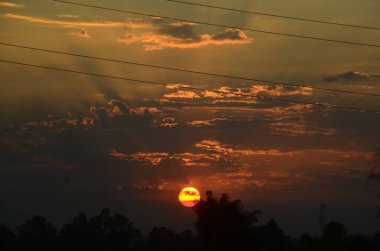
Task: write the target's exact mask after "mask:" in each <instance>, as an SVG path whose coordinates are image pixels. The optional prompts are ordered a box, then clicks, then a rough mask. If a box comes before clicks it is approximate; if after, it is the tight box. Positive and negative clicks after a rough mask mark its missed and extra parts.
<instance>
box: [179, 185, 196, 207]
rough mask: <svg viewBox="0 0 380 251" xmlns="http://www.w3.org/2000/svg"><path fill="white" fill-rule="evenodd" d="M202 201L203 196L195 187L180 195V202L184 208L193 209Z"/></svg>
mask: <svg viewBox="0 0 380 251" xmlns="http://www.w3.org/2000/svg"><path fill="white" fill-rule="evenodd" d="M200 199H201V195H200V194H199V191H198V190H197V189H195V188H194V187H185V188H184V189H182V190H181V192H180V193H179V195H178V200H179V202H181V204H182V205H183V206H184V207H193V206H195V205H196V204H197V203H198V202H199V200H200Z"/></svg>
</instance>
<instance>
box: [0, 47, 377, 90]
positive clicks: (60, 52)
mask: <svg viewBox="0 0 380 251" xmlns="http://www.w3.org/2000/svg"><path fill="white" fill-rule="evenodd" d="M0 45H2V46H9V47H16V48H22V49H27V50H34V51H42V52H47V53H55V54H61V55H68V56H75V57H81V58H88V59H95V60H100V61H107V62H114V63H122V64H129V65H136V66H142V67H149V68H155V69H163V70H171V71H178V72H185V73H192V74H199V75H206V76H213V77H222V78H229V79H236V80H244V81H254V82H260V83H266V84H272V85H280V86H291V87H299V88H310V89H314V90H321V91H330V92H339V93H345V94H355V95H364V96H373V97H380V94H375V93H366V92H355V91H348V90H341V89H333V88H325V87H318V86H311V85H302V84H295V83H287V82H279V81H271V80H264V79H256V78H250V77H239V76H233V75H226V74H219V73H211V72H203V71H197V70H189V69H181V68H174V67H167V66H161V65H153V64H146V63H139V62H132V61H125V60H117V59H110V58H104V57H95V56H90V55H83V54H77V53H69V52H65V51H57V50H50V49H44V48H37V47H31V46H26V45H19V44H12V43H5V42H1V41H0Z"/></svg>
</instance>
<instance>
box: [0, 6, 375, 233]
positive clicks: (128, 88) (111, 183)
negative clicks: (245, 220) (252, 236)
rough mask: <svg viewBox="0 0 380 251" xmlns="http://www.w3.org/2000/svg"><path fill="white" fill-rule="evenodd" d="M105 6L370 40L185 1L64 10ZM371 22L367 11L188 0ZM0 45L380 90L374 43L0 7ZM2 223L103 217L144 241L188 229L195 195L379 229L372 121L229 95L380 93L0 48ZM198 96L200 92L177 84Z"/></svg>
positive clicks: (341, 98)
mask: <svg viewBox="0 0 380 251" xmlns="http://www.w3.org/2000/svg"><path fill="white" fill-rule="evenodd" d="M72 1H73V2H78V3H87V4H91V5H98V6H103V7H107V8H113V9H124V10H128V11H135V12H143V13H149V14H153V15H160V16H169V17H177V18H181V19H191V20H197V21H201V22H210V23H215V24H224V25H227V26H235V27H246V28H252V29H259V30H266V31H272V32H280V33H290V34H299V35H304V36H312V37H323V38H329V39H335V40H345V41H354V42H360V43H367V44H378V45H379V44H380V31H379V30H366V29H358V28H348V27H342V26H334V25H326V24H316V23H308V22H301V21H295V20H286V19H279V18H273V17H265V16H258V15H253V14H243V13H235V12H230V11H223V10H216V9H210V8H205V7H196V6H187V5H182V4H178V3H172V2H168V1H165V0H107V1H105V0H72ZM188 1H189V2H196V3H203V4H213V5H218V6H225V7H230V8H235V9H244V10H256V11H261V12H267V13H273V14H278V15H287V16H296V17H304V18H311V19H319V20H328V21H333V22H340V23H348V24H358V25H368V26H372V27H380V18H379V11H380V1H377V0H363V1H356V0H335V1H330V0H309V1H304V0H282V1H278V0H234V1H231V0H196V1H195V0H194V1H192V0H188ZM0 43H11V44H17V45H23V46H30V47H37V48H43V49H49V50H57V51H64V52H68V53H75V54H84V55H89V56H94V57H103V58H109V59H117V60H124V61H131V62H136V63H141V64H152V65H159V66H165V67H174V68H181V69H187V70H194V71H202V72H211V73H217V74H222V75H233V76H239V77H246V78H254V79H263V80H270V81H278V82H287V83H298V84H301V85H307V86H309V85H310V86H318V87H323V88H330V89H341V90H347V91H352V92H364V93H370V94H380V70H379V68H380V48H375V47H366V46H359V45H348V44H341V43H332V42H323V41H315V40H307V39H300V38H289V37H284V36H277V35H270V34H263V33H255V32H249V31H243V30H237V29H230V28H217V27H210V26H205V25H197V24H194V23H188V22H178V21H167V20H164V19H162V18H149V17H142V16H138V15H132V14H126V13H121V12H111V11H106V10H100V9H94V8H86V7H80V6H74V5H68V4H62V3H57V2H53V1H51V0H29V1H28V0H20V1H16V0H13V1H0ZM0 54H1V56H0V59H1V60H11V61H16V62H22V63H27V64H36V65H43V66H48V67H56V68H63V69H69V70H75V71H84V72H90V73H96V74H105V75H110V76H117V77H125V78H131V79H137V80H141V81H152V82H159V83H164V84H166V87H165V86H154V85H149V84H143V83H138V82H130V81H120V80H112V79H107V78H101V77H93V76H85V75H78V74H73V73H67V72H57V71H52V70H44V69H38V68H30V67H27V66H20V65H11V64H6V63H1V62H0V76H1V82H0V84H1V91H0V115H1V117H0V130H1V131H0V222H5V223H8V224H10V225H11V226H14V225H17V224H20V223H21V222H23V221H24V220H25V218H27V217H30V216H32V215H34V214H41V215H44V216H46V217H47V218H48V219H49V220H51V221H52V222H54V223H56V224H62V223H63V222H67V221H69V219H71V218H72V217H73V216H74V215H76V214H78V213H79V212H80V211H84V212H86V213H87V214H89V215H94V214H96V213H98V212H99V211H100V210H101V209H102V208H105V207H108V208H110V209H111V210H112V211H114V212H118V213H122V214H125V215H126V216H127V217H129V218H131V220H132V221H133V222H134V223H135V225H136V226H138V227H140V228H142V229H143V230H144V231H148V230H150V229H151V228H152V227H153V226H167V227H171V228H174V229H177V230H183V229H186V228H190V229H191V228H192V227H193V222H194V219H195V216H194V213H193V212H192V210H191V209H189V208H184V207H182V206H181V205H180V204H179V202H178V199H177V198H178V193H179V191H180V190H181V189H182V188H184V187H187V186H193V187H196V188H197V189H198V190H199V191H200V192H201V195H202V196H204V195H205V192H206V191H207V190H212V191H213V192H214V193H215V194H216V195H217V196H219V195H221V193H224V192H226V193H229V194H230V196H231V197H232V198H240V199H242V200H243V202H244V205H245V207H246V208H247V209H260V210H262V211H263V212H264V214H263V215H262V216H261V218H260V220H261V221H260V222H262V223H264V222H265V221H267V220H268V219H270V218H275V219H276V220H277V222H278V223H279V226H280V227H281V228H282V229H284V231H285V232H286V233H290V234H298V233H301V232H303V231H308V232H312V233H319V231H320V229H319V221H318V218H319V208H320V205H321V204H322V203H325V204H326V205H327V207H326V220H335V221H342V222H344V223H345V224H346V225H347V227H348V230H349V231H350V232H366V233H372V232H373V231H374V230H376V229H378V227H379V223H380V222H379V219H378V218H376V213H377V210H378V207H379V200H378V197H377V193H378V191H379V183H376V182H374V181H372V182H369V181H368V180H367V176H368V174H369V172H370V169H371V167H372V166H371V165H372V164H371V163H372V162H373V153H374V152H375V151H376V149H378V148H379V147H380V140H379V139H380V131H379V128H380V114H379V113H377V114H376V113H373V112H372V113H371V112H360V111H348V110H339V109H330V108H328V107H317V106H312V105H303V104H295V103H287V102H280V101H273V100H262V99H257V98H254V97H247V96H239V95H234V94H233V93H236V92H238V93H244V94H246V95H262V96H270V97H275V98H279V99H288V100H295V101H307V102H321V103H331V104H336V105H342V106H351V107H359V108H366V109H372V110H380V97H374V96H372V97H371V96H364V95H355V94H347V93H338V92H331V91H322V90H315V89H313V88H306V87H289V86H279V85H277V86H276V85H269V84H265V83H260V82H252V81H244V80H237V79H228V78H222V77H212V76H205V75H199V74H193V73H185V72H178V71H170V70H163V69H155V68H147V67H141V66H133V65H128V64H121V63H113V62H104V61H97V60H92V59H85V58H78V57H73V56H69V55H58V54H53V53H44V52H41V51H32V50H26V49H21V48H14V47H9V46H4V45H0ZM186 86H192V87H197V88H201V89H207V90H204V91H201V90H200V91H194V90H188V89H182V87H186Z"/></svg>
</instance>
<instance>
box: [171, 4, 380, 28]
mask: <svg viewBox="0 0 380 251" xmlns="http://www.w3.org/2000/svg"><path fill="white" fill-rule="evenodd" d="M166 1H168V2H173V3H179V4H187V5H193V6H201V7H206V8H212V9H219V10H228V11H234V12H241V13H248V14H255V15H260V16H268V17H277V18H284V19H292V20H298V21H306V22H312V23H320V24H330V25H338V26H345V27H351V28H360V29H367V30H378V31H380V28H378V27H371V26H365V25H356V24H345V23H337V22H331V21H324V20H318V19H308V18H301V17H291V16H283V15H277V14H272V13H264V12H258V11H252V10H241V9H233V8H227V7H222V6H216V5H208V4H201V3H190V2H185V1H178V0H166Z"/></svg>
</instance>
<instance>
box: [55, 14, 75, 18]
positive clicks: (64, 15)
mask: <svg viewBox="0 0 380 251" xmlns="http://www.w3.org/2000/svg"><path fill="white" fill-rule="evenodd" d="M57 17H60V18H79V16H77V15H71V14H59V15H57Z"/></svg>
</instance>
